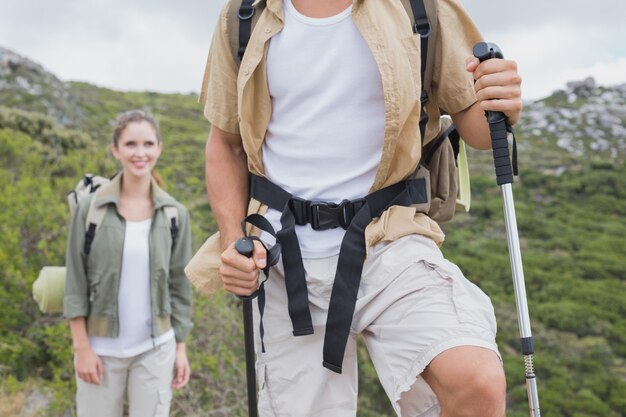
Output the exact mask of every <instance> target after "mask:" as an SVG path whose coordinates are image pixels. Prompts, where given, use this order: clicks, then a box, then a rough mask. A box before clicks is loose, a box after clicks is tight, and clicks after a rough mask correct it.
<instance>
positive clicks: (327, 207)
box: [310, 199, 365, 230]
mask: <svg viewBox="0 0 626 417" xmlns="http://www.w3.org/2000/svg"><path fill="white" fill-rule="evenodd" d="M364 204H365V200H364V199H358V200H353V201H350V200H343V201H342V202H341V203H339V204H337V203H327V202H324V201H313V202H311V222H310V223H311V227H312V228H313V230H328V229H335V228H337V227H341V228H342V229H347V228H348V226H349V225H350V222H352V219H353V218H354V215H355V214H356V212H358V211H359V209H360V208H361V207H363V205H364Z"/></svg>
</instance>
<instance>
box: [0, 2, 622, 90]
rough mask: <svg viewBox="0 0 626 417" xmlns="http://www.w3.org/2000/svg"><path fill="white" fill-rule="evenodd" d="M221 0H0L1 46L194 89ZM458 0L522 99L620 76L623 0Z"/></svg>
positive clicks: (100, 75) (104, 82)
mask: <svg viewBox="0 0 626 417" xmlns="http://www.w3.org/2000/svg"><path fill="white" fill-rule="evenodd" d="M224 1H225V0H185V1H184V2H182V3H181V2H172V1H171V0H133V1H132V2H128V1H124V0H81V1H76V0H55V1H54V2H49V1H42V0H20V1H16V0H0V10H2V12H1V13H0V45H2V46H5V47H8V48H10V49H13V50H15V51H16V52H17V53H20V54H23V55H25V56H27V57H29V58H31V59H33V60H35V61H37V62H39V63H41V64H42V65H44V66H45V67H46V68H47V69H48V70H50V71H51V72H53V73H54V74H56V75H57V76H59V78H61V79H63V80H82V81H88V82H90V83H94V84H97V85H101V86H105V87H110V88H115V89H124V90H128V89H130V90H151V91H162V92H184V93H186V92H191V91H196V92H197V91H198V89H199V85H200V82H201V79H202V70H203V67H204V63H205V59H206V54H207V51H208V47H209V43H210V40H211V35H212V32H213V29H214V25H215V22H216V21H217V15H218V13H219V10H220V9H221V8H222V6H223V4H224ZM375 1H382V0H375ZM462 2H463V3H464V4H465V5H466V6H467V8H468V10H469V12H470V14H471V15H472V17H473V18H474V19H475V20H476V23H477V24H478V26H479V27H480V28H481V30H482V31H483V33H484V35H485V38H486V39H487V40H489V41H494V42H496V43H497V44H498V45H500V46H501V47H502V49H503V51H504V53H505V55H506V56H507V57H510V58H512V59H515V60H516V61H517V62H518V64H519V68H520V73H521V74H522V76H523V78H524V83H523V86H522V88H523V93H524V97H525V98H526V99H534V98H540V97H543V96H545V95H547V94H550V93H551V92H552V91H553V90H555V89H558V88H562V87H564V86H565V83H566V82H567V81H571V80H574V79H581V78H585V77H587V76H589V75H591V76H594V77H596V79H597V81H598V82H599V83H610V84H613V83H621V82H626V71H625V70H624V60H626V43H624V39H626V25H624V24H623V23H622V22H621V20H622V19H623V17H624V15H625V14H626V2H624V0H596V1H595V2H594V3H593V5H591V4H590V3H589V2H588V1H586V0H585V1H583V0H550V1H545V0H541V1H540V0H528V1H525V2H524V1H520V0H499V1H497V2H485V1H484V0H462Z"/></svg>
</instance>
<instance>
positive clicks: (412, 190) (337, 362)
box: [250, 175, 428, 373]
mask: <svg viewBox="0 0 626 417" xmlns="http://www.w3.org/2000/svg"><path fill="white" fill-rule="evenodd" d="M250 194H251V197H252V198H254V199H256V200H258V201H260V202H261V203H263V204H266V205H268V206H269V207H270V208H272V209H274V210H278V211H280V212H281V213H282V214H281V218H280V222H281V227H282V229H281V230H279V231H278V232H277V233H276V238H277V240H278V241H279V242H280V244H281V245H282V249H281V255H282V261H283V266H284V269H285V285H286V288H287V303H288V310H289V316H290V318H291V323H292V326H293V334H294V336H303V335H308V334H312V333H313V324H312V321H311V313H310V311H309V300H308V291H307V286H306V278H305V272H304V266H303V263H302V254H301V252H300V244H299V243H298V237H297V235H296V230H295V226H296V225H297V224H300V225H303V224H307V223H309V224H311V225H312V226H314V228H316V230H324V229H330V228H334V227H342V228H344V229H345V230H346V234H345V236H344V238H343V240H342V242H341V249H340V252H339V260H338V263H337V271H336V273H335V281H334V283H333V288H332V292H331V296H330V304H329V307H328V318H327V321H326V334H325V336H324V358H323V365H324V367H326V368H328V369H330V370H332V371H334V372H337V373H341V367H342V363H343V355H344V352H345V348H346V344H347V341H348V336H349V334H350V326H351V324H352V316H353V314H354V308H355V305H356V300H357V293H358V289H359V284H360V282H361V274H362V271H363V263H364V261H365V256H366V245H365V228H366V227H367V225H368V224H370V222H371V221H372V219H373V218H375V217H379V216H380V215H381V214H382V213H383V212H384V211H385V210H387V208H389V207H391V206H410V205H413V204H424V203H427V202H428V193H427V190H426V181H425V179H424V178H418V179H409V180H405V181H401V182H399V183H396V184H393V185H390V186H388V187H385V188H383V189H381V190H378V191H375V192H373V193H371V194H369V195H367V196H366V197H364V198H362V199H358V200H352V201H348V200H345V201H343V202H341V203H339V204H336V203H326V202H319V201H306V200H302V199H300V198H298V197H295V196H293V195H291V194H290V193H288V192H287V191H285V190H283V189H282V188H281V187H279V186H277V185H276V184H274V183H272V182H270V181H269V180H267V179H266V178H263V177H259V176H256V175H252V176H251V186H250Z"/></svg>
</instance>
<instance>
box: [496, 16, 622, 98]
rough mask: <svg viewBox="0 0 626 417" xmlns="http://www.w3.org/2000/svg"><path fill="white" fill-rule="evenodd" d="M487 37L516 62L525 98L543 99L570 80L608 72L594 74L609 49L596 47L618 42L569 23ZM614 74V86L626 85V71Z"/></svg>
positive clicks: (563, 22) (600, 80)
mask: <svg viewBox="0 0 626 417" xmlns="http://www.w3.org/2000/svg"><path fill="white" fill-rule="evenodd" d="M485 36H486V38H487V39H493V38H497V39H498V42H497V43H498V44H499V46H500V47H501V48H502V50H503V51H504V53H505V56H506V57H509V58H511V59H514V60H516V61H517V63H518V67H519V72H520V74H521V75H522V78H523V84H522V93H523V96H524V98H525V99H536V98H540V97H544V96H546V95H549V94H550V93H552V92H553V91H554V90H556V89H559V88H563V87H565V84H566V83H567V82H568V81H572V80H577V79H582V78H586V77H588V76H596V74H601V73H603V72H605V71H606V70H603V69H602V68H597V69H595V70H594V71H591V68H593V66H594V64H593V63H594V62H596V61H597V60H599V59H601V58H603V57H605V56H607V55H606V48H605V49H602V48H598V47H597V46H598V45H611V44H612V43H615V42H618V40H614V39H612V38H611V36H610V33H609V32H607V31H599V30H591V31H581V30H580V28H579V27H577V26H575V25H572V24H571V23H570V22H567V21H558V22H552V23H546V24H543V25H541V26H539V27H534V28H532V30H528V31H523V32H519V31H506V32H504V33H486V35H485ZM583 51H584V52H583ZM618 59H619V58H618ZM614 75H615V76H614V77H613V78H612V80H613V81H612V83H619V82H626V72H623V73H622V74H621V76H619V75H618V74H617V73H615V74H614ZM604 79H606V77H605V76H602V77H598V79H597V81H599V82H604V81H602V80H604Z"/></svg>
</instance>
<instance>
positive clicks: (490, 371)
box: [423, 346, 506, 417]
mask: <svg viewBox="0 0 626 417" xmlns="http://www.w3.org/2000/svg"><path fill="white" fill-rule="evenodd" d="M423 376H424V379H425V380H426V382H428V383H429V384H430V386H431V388H432V389H433V391H435V394H437V398H438V399H439V403H440V404H441V408H442V415H445V416H450V417H452V416H454V417H462V416H481V417H502V416H503V415H504V411H505V398H506V379H505V377H504V370H503V368H502V364H501V362H500V359H499V358H498V356H497V355H496V354H494V352H492V351H490V350H487V349H481V348H476V347H469V346H463V347H457V348H454V349H450V350H448V351H446V352H443V353H442V354H440V355H439V356H437V357H436V358H435V359H434V360H433V362H431V364H430V365H429V367H428V368H426V371H425V372H424V374H423Z"/></svg>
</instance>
